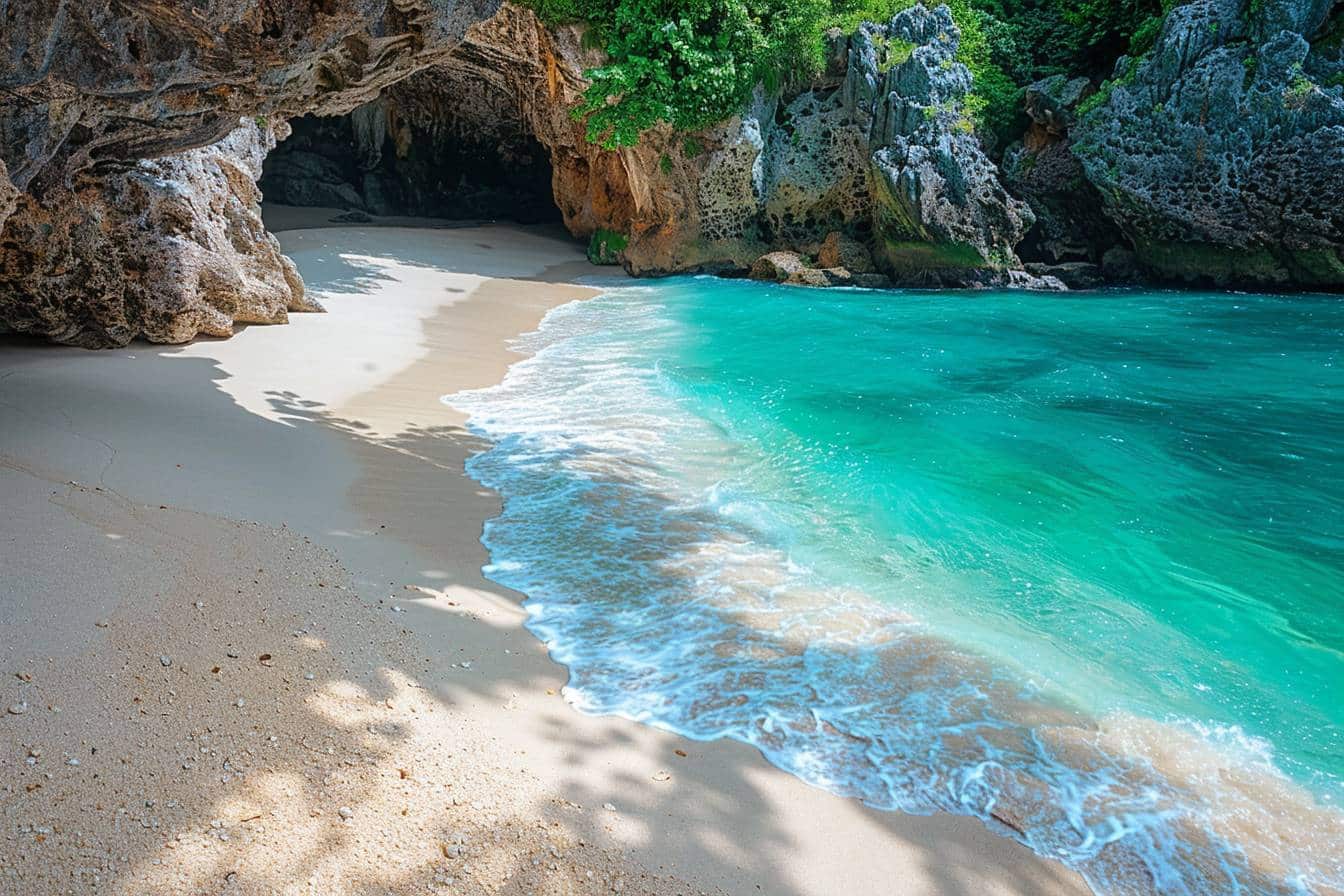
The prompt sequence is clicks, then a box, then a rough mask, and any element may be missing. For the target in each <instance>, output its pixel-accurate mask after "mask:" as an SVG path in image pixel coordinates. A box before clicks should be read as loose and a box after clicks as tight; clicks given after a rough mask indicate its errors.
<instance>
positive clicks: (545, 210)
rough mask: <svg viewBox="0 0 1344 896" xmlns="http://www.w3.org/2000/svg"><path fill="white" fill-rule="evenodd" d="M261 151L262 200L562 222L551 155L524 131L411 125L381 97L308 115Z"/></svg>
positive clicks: (385, 212)
mask: <svg viewBox="0 0 1344 896" xmlns="http://www.w3.org/2000/svg"><path fill="white" fill-rule="evenodd" d="M290 124H291V126H292V127H293V133H292V134H291V135H290V136H289V137H288V138H287V139H285V140H283V141H282V142H281V143H280V144H279V145H278V146H276V148H275V149H274V150H273V151H272V152H271V154H270V155H269V156H268V157H267V159H266V162H265V167H264V169H263V174H262V178H261V183H260V185H261V189H262V193H263V195H264V196H265V199H266V201H267V202H272V203H277V204H281V205H297V206H317V207H324V208H336V209H341V210H343V211H347V212H357V213H358V212H362V213H365V214H368V215H373V216H416V217H428V218H442V219H449V220H456V221H468V220H469V221H493V220H498V221H508V222H512V223H517V224H552V223H559V222H560V220H561V219H560V212H559V211H558V210H557V208H556V205H555V200H554V198H553V195H552V189H551V166H550V159H549V155H548V153H547V151H546V149H545V147H543V146H542V145H541V144H540V143H538V142H537V140H536V139H535V138H534V137H533V136H532V135H531V134H529V133H526V132H525V131H524V130H522V129H521V128H517V127H514V128H508V129H507V133H505V134H504V135H503V137H504V139H501V134H500V132H499V130H498V129H495V130H492V131H491V132H482V130H481V129H479V128H476V127H472V126H471V125H470V123H468V122H462V121H457V120H455V119H453V118H451V117H450V118H448V119H446V120H436V121H428V122H427V121H425V120H424V119H423V118H421V119H420V120H417V121H412V120H410V118H409V116H402V115H400V114H398V111H397V108H396V107H395V106H393V105H391V104H390V103H388V102H386V101H385V100H381V99H380V100H378V101H375V102H373V103H369V104H367V105H365V106H361V107H360V108H358V109H356V110H354V111H353V112H351V113H350V114H348V115H342V116H338V117H326V118H322V117H317V116H312V115H308V116H304V117H302V118H298V119H295V120H293V121H292V122H290Z"/></svg>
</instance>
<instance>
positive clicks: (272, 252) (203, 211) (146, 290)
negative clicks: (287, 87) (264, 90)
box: [0, 118, 321, 348]
mask: <svg viewBox="0 0 1344 896" xmlns="http://www.w3.org/2000/svg"><path fill="white" fill-rule="evenodd" d="M280 127H281V128H282V129H283V125H282V126H280ZM274 145H275V133H274V130H273V129H272V128H271V127H269V126H264V125H263V124H261V123H259V122H258V121H256V120H254V119H250V118H249V119H243V120H242V121H241V122H240V123H239V124H238V125H237V127H236V128H235V130H234V131H233V132H232V133H231V134H229V135H228V136H227V137H226V138H225V139H224V140H222V141H220V142H218V143H216V144H214V145H212V146H209V147H206V148H203V149H194V150H189V151H187V152H183V153H178V154H176V155H171V156H165V157H163V158H159V159H153V160H148V161H142V162H140V163H138V164H137V165H135V166H134V167H133V168H131V169H130V170H127V171H122V172H119V173H116V174H112V175H109V176H106V177H90V178H85V177H79V178H77V180H76V183H75V185H74V186H73V187H70V188H65V187H57V186H53V187H52V188H50V189H48V190H47V191H46V193H45V194H44V195H43V197H42V198H41V199H38V198H36V197H33V196H31V195H28V194H23V195H21V196H19V197H18V200H17V205H16V208H15V210H14V212H13V213H12V214H11V215H10V217H9V219H8V221H7V222H6V224H5V226H4V229H3V230H2V231H0V328H4V329H8V330H11V331H17V332H20V333H32V334H36V335H41V336H46V337H48V338H50V339H52V340H53V341H56V342H63V343H68V344H70V345H80V346H85V347H88V348H101V347H106V346H115V345H125V344H126V343H127V342H129V341H131V340H132V339H136V338H143V339H147V340H150V341H151V342H185V341H187V340H189V339H191V338H192V337H194V336H197V335H200V334H204V335H209V336H229V335H232V333H233V328H234V326H235V325H237V324H243V323H281V322H283V321H285V320H286V319H287V313H288V312H290V311H313V310H321V309H320V307H319V306H317V305H316V304H315V303H314V302H312V301H310V300H308V299H306V298H305V297H304V290H303V282H302V280H300V278H299V276H298V272H297V271H296V270H295V268H294V264H293V262H291V261H290V260H289V259H288V258H286V257H285V256H284V255H282V254H281V253H280V246H279V243H277V242H276V239H275V237H274V236H272V235H271V234H269V233H267V232H266V229H265V227H264V226H263V225H262V222H261V209H260V199H261V194H260V192H259V191H258V190H257V186H256V179H257V177H258V176H259V175H260V173H261V162H262V159H263V158H264V157H265V154H266V152H267V151H268V150H269V149H270V148H271V147H272V146H274Z"/></svg>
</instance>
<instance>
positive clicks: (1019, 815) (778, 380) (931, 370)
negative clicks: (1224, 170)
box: [445, 277, 1344, 894]
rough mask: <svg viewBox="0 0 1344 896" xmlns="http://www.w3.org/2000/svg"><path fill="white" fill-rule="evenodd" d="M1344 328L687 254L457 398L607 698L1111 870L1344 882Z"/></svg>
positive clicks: (1328, 307) (1185, 885)
mask: <svg viewBox="0 0 1344 896" xmlns="http://www.w3.org/2000/svg"><path fill="white" fill-rule="evenodd" d="M1341 337H1344V306H1341V305H1340V304H1339V303H1338V301H1337V299H1332V298H1330V297H1323V296H1311V295H1297V296H1271V295H1248V294H1228V293H1193V292H1160V291H1144V290H1110V291H1100V292H1091V293H1071V294H1063V295H1058V296H1054V295H1041V294H1025V293H1021V292H993V291H984V292H970V293H966V292H960V293H951V292H919V291H907V292H900V293H891V292H882V293H878V292H869V291H863V290H831V291H826V292H820V291H814V290H799V289H796V288H789V287H778V286H763V285H760V284H755V283H742V282H736V281H724V280H717V279H713V278H707V277H697V278H677V279H672V280H667V281H661V282H658V283H656V284H653V285H642V286H632V287H622V288H617V289H613V290H610V291H608V292H607V293H606V294H604V295H603V296H601V297H599V298H596V299H592V300H589V301H586V302H580V303H574V304H571V305H567V306H564V307H562V308H560V309H557V310H555V311H553V312H551V314H550V315H549V316H548V317H547V318H546V320H545V321H544V323H543V325H542V327H541V329H540V330H539V331H538V332H537V333H535V334H533V335H531V336H529V337H526V338H525V339H524V340H522V342H521V343H520V344H519V346H518V348H519V349H520V350H521V351H523V352H525V353H526V354H527V355H528V356H529V357H528V358H527V359H526V360H522V361H520V362H518V363H516V364H515V365H514V366H513V368H512V369H511V371H510V373H509V375H508V377H507V378H506V379H505V381H504V382H503V383H502V384H500V385H499V386H497V387H493V388H490V389H486V390H480V391H476V392H469V393H461V394H458V395H456V396H450V397H448V398H447V399H445V400H446V401H448V402H449V403H451V404H453V405H454V406H456V407H459V408H461V409H463V410H466V411H468V412H469V413H470V414H471V423H472V426H473V428H474V429H475V430H476V431H477V432H479V433H480V434H482V435H484V436H486V437H488V438H489V439H490V440H491V442H492V443H493V447H492V448H490V449H489V450H487V451H486V452H484V453H482V454H480V455H478V456H476V457H475V458H474V459H473V460H471V461H470V462H469V465H468V470H469V472H470V473H471V474H472V475H473V476H475V477H476V478H477V479H479V480H480V481H481V482H482V483H484V484H486V485H488V486H490V487H492V488H495V489H497V490H499V492H500V493H501V494H502V495H503V498H504V511H503V514H502V515H501V516H500V517H499V518H498V519H496V520H494V521H492V522H491V523H490V524H488V526H487V528H486V531H485V534H484V538H483V540H484V542H485V544H486V545H487V547H488V548H489V549H490V551H491V558H492V559H491V565H490V566H489V567H487V574H488V575H489V577H491V578H492V579H494V580H495V581H497V582H499V583H501V584H504V585H508V586H510V587H512V588H515V589H517V590H519V591H521V592H523V593H524V594H525V595H526V596H527V598H528V604H527V607H528V611H529V614H530V627H531V629H532V630H533V631H534V632H535V633H536V634H537V635H538V636H539V637H540V638H541V639H542V640H543V641H544V642H545V643H546V644H547V645H548V647H549V648H550V650H551V652H552V655H553V656H554V657H555V658H556V659H557V660H559V661H561V662H563V663H564V664H566V665H567V666H568V667H569V669H570V675H571V678H570V684H569V688H568V694H567V695H568V697H569V699H570V700H571V702H573V703H574V704H576V705H577V706H579V707H580V708H582V709H584V710H586V711H589V712H594V713H614V714H620V715H624V716H628V717H631V718H635V719H639V720H642V721H645V722H648V723H650V724H653V725H657V726H661V727H665V728H668V729H672V730H675V731H678V732H681V733H683V734H686V735H688V736H691V737H695V738H701V739H712V738H718V737H732V738H736V739H739V740H743V741H747V742H749V743H752V744H754V745H755V746H757V747H758V748H760V749H761V750H762V752H764V753H765V755H766V756H767V757H768V758H769V759H771V761H773V762H774V763H775V764H777V765H779V766H781V767H782V768H784V769H786V770H789V771H791V772H793V773H795V774H797V775H799V776H801V777H803V778H805V779H806V780H808V781H811V782H813V783H815V784H817V785H819V786H822V787H825V788H827V789H830V790H832V791H835V792H837V793H840V794H844V795H848V796H853V797H856V798H858V799H861V800H863V801H864V802H866V803H868V804H870V805H873V806H877V807H881V808H888V809H894V810H901V811H908V812H920V813H926V812H935V811H949V812H956V813H961V814H970V815H975V816H977V817H980V818H982V819H983V820H984V821H985V822H986V824H988V825H989V826H991V828H994V829H995V830H998V831H1000V832H1001V833H1003V834H1005V835H1006V836H1012V837H1015V838H1017V839H1020V840H1022V841H1023V842H1026V843H1027V844H1028V845H1030V846H1032V847H1033V848H1034V849H1035V850H1036V851H1038V852H1039V853H1041V854H1043V855H1048V856H1052V857H1055V858H1059V859H1061V860H1062V861H1065V862H1066V863H1068V864H1069V865H1071V866H1072V867H1075V868H1077V869H1078V870H1079V871H1081V872H1082V873H1083V874H1084V875H1085V877H1086V878H1087V880H1088V881H1089V883H1090V884H1091V886H1092V887H1093V888H1094V889H1095V890H1096V891H1097V892H1099V893H1125V892H1132V891H1135V890H1136V889H1139V890H1150V889H1156V890H1157V891H1159V892H1163V893H1192V894H1194V893H1200V894H1209V893H1244V892H1255V893H1306V892H1317V891H1319V890H1320V889H1330V888H1339V887H1341V886H1344V816H1341V814H1340V812H1339V810H1338V808H1337V806H1338V803H1339V801H1340V799H1341V798H1344V787H1341V781H1342V780H1344V744H1341V741H1340V734H1339V732H1340V730H1341V725H1342V724H1344V700H1341V697H1342V696H1344V694H1341V690H1340V683H1341V682H1344V627H1341V622H1340V618H1341V617H1340V612H1339V610H1340V603H1341V600H1342V599H1344V526H1341V522H1344V520H1341V512H1340V508H1341V507H1342V506H1344V454H1342V449H1341V447H1340V446H1341V444H1344V408H1342V407H1341V404H1340V396H1341V395H1344V372H1342V371H1341V369H1340V366H1339V361H1340V357H1339V352H1340V349H1339V346H1340V345H1341V344H1342V340H1341Z"/></svg>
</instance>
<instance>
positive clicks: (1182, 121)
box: [1074, 0, 1344, 287]
mask: <svg viewBox="0 0 1344 896" xmlns="http://www.w3.org/2000/svg"><path fill="white" fill-rule="evenodd" d="M1332 5H1333V4H1331V3H1330V2H1326V0H1256V2H1252V3H1247V4H1243V3H1242V2H1240V0H1191V2H1189V3H1186V4H1184V5H1182V6H1178V7H1176V8H1175V9H1173V10H1172V11H1171V12H1170V13H1169V14H1168V16H1167V19H1166V22H1165V24H1164V26H1163V28H1162V32H1161V35H1160V37H1159V38H1158V40H1157V45H1156V46H1155V47H1154V48H1153V50H1152V51H1151V52H1150V53H1148V54H1147V55H1146V56H1145V57H1144V58H1142V59H1133V60H1131V59H1128V58H1124V59H1122V60H1121V61H1120V63H1119V64H1117V66H1116V73H1115V76H1114V78H1113V80H1112V81H1111V82H1109V83H1108V84H1107V86H1106V87H1105V88H1104V91H1105V92H1104V96H1105V99H1104V102H1102V103H1101V104H1100V105H1098V107H1097V108H1096V109H1095V110H1093V111H1091V112H1090V113H1089V114H1085V115H1083V116H1082V117H1081V120H1080V121H1079V123H1078V125H1077V127H1076V129H1075V131H1076V133H1075V137H1074V152H1075V153H1076V155H1077V157H1078V159H1079V160H1080V161H1081V163H1082V166H1083V168H1084V169H1085V171H1086V174H1087V178H1088V180H1089V181H1090V182H1091V183H1092V184H1093V185H1095V187H1096V188H1097V190H1098V191H1099V193H1100V194H1101V196H1102V198H1103V199H1104V201H1105V214H1106V215H1107V216H1108V217H1109V218H1110V219H1111V220H1113V221H1114V222H1115V224H1116V225H1117V226H1118V227H1119V228H1120V230H1121V231H1122V232H1123V233H1124V235H1125V236H1126V238H1127V239H1128V240H1129V241H1130V242H1132V244H1133V246H1134V248H1135V250H1136V251H1137V253H1138V257H1139V261H1140V262H1141V264H1143V265H1144V266H1145V268H1146V269H1148V270H1149V271H1151V272H1152V273H1154V274H1156V275H1158V276H1161V277H1169V278H1178V279H1187V280H1200V281H1213V282H1215V283H1223V284H1244V283H1261V284H1271V285H1285V286H1305V287H1322V286H1331V287H1340V286H1344V58H1341V49H1340V47H1341V43H1342V41H1341V37H1344V13H1341V12H1339V11H1335V12H1334V13H1333V18H1331V10H1332Z"/></svg>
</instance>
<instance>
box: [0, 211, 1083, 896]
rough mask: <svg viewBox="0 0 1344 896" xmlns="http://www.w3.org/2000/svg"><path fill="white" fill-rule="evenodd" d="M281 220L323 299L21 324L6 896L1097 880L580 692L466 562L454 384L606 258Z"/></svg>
mask: <svg viewBox="0 0 1344 896" xmlns="http://www.w3.org/2000/svg"><path fill="white" fill-rule="evenodd" d="M281 241H282V243H283V244H284V246H285V248H286V250H287V251H288V252H289V253H290V254H291V255H292V256H293V257H294V259H295V261H296V262H297V263H298V265H299V269H300V271H301V272H302V273H303V274H304V277H305V279H306V280H307V282H308V283H309V285H310V289H311V290H312V291H313V292H314V293H315V294H317V295H318V296H319V298H320V299H321V300H322V301H323V302H324V303H325V304H326V306H327V308H328V309H329V313H328V314H325V315H301V316H300V315H296V316H295V317H294V318H293V321H292V323H291V324H290V325H289V326H284V327H250V328H247V329H245V330H243V331H242V332H240V333H239V334H238V335H236V336H235V337H234V338H233V339H231V340H226V341H208V342H198V343H196V344H193V345H190V346H184V347H162V346H148V345H135V346H132V347H130V348H128V349H123V350H117V351H109V352H96V353H95V352H86V351H81V350H78V349H65V348H56V347H51V346H46V345H39V344H36V343H29V342H22V341H16V340H11V341H9V342H5V343H3V345H2V346H0V501H2V502H3V507H4V509H5V512H4V513H3V514H0V557H2V558H3V563H4V566H3V569H4V587H3V589H2V590H0V614H2V615H0V619H2V620H3V629H2V631H3V634H2V635H0V675H3V679H2V682H3V683H0V893H6V894H11V893H12V894H16V896H17V894H23V896H36V894H47V893H61V892H67V891H69V892H93V891H95V890H96V891H97V892H102V893H117V894H137V896H138V894H144V893H165V894H166V893H173V894H178V893H272V892H278V893H320V894H341V893H351V894H353V893H360V894H364V893H426V892H441V893H571V892H573V893H607V892H613V891H616V890H619V891H622V892H630V893H641V892H650V893H685V892H720V891H722V892H729V893H771V894H803V893H809V894H811V893H815V894H845V896H860V894H867V893H873V894H878V893H880V894H883V896H889V894H892V893H900V894H923V893H930V894H931V893H940V894H959V896H960V894H964V896H979V894H999V893H1021V894H1028V893H1033V894H1035V893H1082V892H1085V889H1084V888H1083V886H1082V885H1081V883H1080V882H1079V881H1078V879H1077V878H1076V877H1075V876H1074V875H1072V874H1070V873H1068V872H1066V871H1065V870H1064V869H1062V868H1061V867H1059V866H1057V865H1054V864H1052V863H1049V862H1046V861H1044V860H1041V859H1039V858H1037V857H1035V856H1034V855H1032V854H1031V853H1030V852H1029V851H1028V850H1026V849H1025V848H1022V847H1019V846H1017V845H1015V844H1013V843H1011V842H1009V841H1007V840H1005V839H1002V838H999V837H997V836H995V835H993V834H991V833H989V832H988V831H986V830H985V829H984V828H983V826H981V825H980V824H979V823H978V822H976V821H973V820H968V819H963V818H950V817H934V818H916V817H908V816H903V815H898V814H892V813H880V812H874V811H871V810H868V809H865V808H863V807H862V806H860V805H858V804H857V803H855V802H853V801H850V800H842V799H839V798H836V797H833V796H831V795H829V794H826V793H824V792H821V791H819V790H815V789H813V788H810V787H808V786H807V785H805V784H803V783H801V782H799V781H798V780H796V779H794V778H792V777H790V776H788V775H786V774H784V773H782V772H779V771H778V770H776V769H774V768H772V767H770V766H769V765H768V764H766V763H765V762H764V760H763V759H762V758H761V757H760V756H759V755H758V754H757V753H756V752H755V751H754V750H752V749H750V748H749V747H746V746H743V745H740V744H733V743H722V742H720V743H710V744H699V743H693V742H689V741H686V740H683V739H680V738H678V737H675V736H673V735H670V734H667V733H664V732H659V731H655V730H652V729H649V728H645V727H642V726H639V725H636V724H633V723H630V722H626V721H623V720H619V719H607V718H592V717H587V716H583V715H580V714H579V713H577V712H576V711H574V710H572V709H571V708H569V707H568V706H567V705H566V704H565V703H564V701H563V699H562V698H561V697H560V696H559V692H560V689H561V686H562V685H563V682H564V678H565V674H564V670H563V669H562V668H560V667H558V666H556V665H554V664H553V663H551V662H550V661H549V660H548V659H547V657H546V655H545V652H544V650H543V648H542V647H541V646H540V645H539V644H538V643H536V641H535V640H534V639H533V638H532V637H531V636H530V635H528V634H527V632H526V631H524V630H522V629H521V627H520V622H521V616H522V614H521V611H520V610H519V608H518V603H517V600H518V598H517V595H515V594H513V593H510V592H508V591H507V590H505V589H502V588H500V587H499V586H497V585H494V584H493V583H490V582H487V581H485V580H484V579H483V578H482V577H481V576H480V572H479V570H480V567H481V564H482V563H483V562H484V560H485V556H484V552H483V550H482V548H481V546H480V544H479V541H478V539H479V535H480V529H481V524H482V522H483V521H484V520H485V519H487V518H489V517H490V516H492V515H494V514H495V513H496V512H497V511H498V503H497V500H496V498H495V497H494V496H493V495H491V494H489V493H488V492H484V491H483V490H482V489H481V487H480V486H479V485H478V484H476V483H474V482H472V481H471V480H469V479H467V478H465V477H464V475H463V473H462V462H463V460H464V458H465V457H466V456H467V455H468V454H469V453H471V452H472V451H474V450H477V449H478V448H479V447H480V446H479V444H478V443H477V441H476V440H475V439H474V438H472V437H471V436H470V435H468V434H467V433H466V432H465V431H464V430H463V427H462V421H461V419H460V418H459V417H458V415H456V414H455V413H454V412H452V411H450V410H449V409H447V408H446V407H444V406H443V405H442V404H441V403H440V402H439V401H438V398H439V396H440V395H442V394H444V393H448V392H453V391H456V390H459V389H463V388H471V387H476V386H484V385H488V384H490V383H492V382H495V381H497V380H498V379H499V378H500V376H502V374H503V372H504V370H505V369H506V367H507V364H508V363H509V361H510V358H511V357H516V356H512V355H511V354H510V353H509V352H508V351H507V350H506V349H505V347H504V344H505V341H506V340H507V339H508V338H509V337H511V336H512V335H514V334H516V333H518V332H521V331H524V330H527V329H530V328H532V327H533V326H535V324H536V322H537V320H538V319H539V318H540V316H541V315H542V314H543V313H544V312H545V310H546V309H547V308H549V307H553V306H554V305H555V304H556V303H558V302H562V301H566V300H568V299H570V298H575V297H581V296H583V295H585V294H589V291H588V290H585V289H583V288H580V287H574V286H572V285H565V283H564V281H565V279H566V278H567V277H572V276H573V275H574V273H576V272H580V273H586V274H592V273H595V270H594V269H592V268H586V267H583V268H580V267H578V266H577V265H576V262H579V261H580V260H581V255H580V254H579V253H578V251H577V250H576V248H575V247H574V246H573V245H572V244H571V243H569V242H568V241H565V240H560V239H557V238H554V237H550V236H545V235H542V234H540V233H539V232H535V231H521V230H517V229H506V228H498V227H487V228H478V229H470V230H463V229H454V230H410V229H389V228H345V229H322V230H300V231H293V232H287V233H283V234H281ZM72 481H73V483H75V484H72ZM198 602H199V603H200V604H201V606H199V607H198V606H196V604H197V603H198ZM393 607H396V608H399V610H400V612H397V611H394V610H393ZM262 655H269V659H267V660H266V661H264V662H263V661H262V660H260V659H259V658H260V657H261V656H262ZM161 656H162V657H167V658H168V665H164V664H163V662H162V661H161V659H160V657H161ZM216 669H218V671H215V670H216ZM307 676H311V678H309V677H307ZM20 703H23V704H26V707H27V709H26V711H25V712H23V713H22V714H19V715H12V714H7V713H5V712H3V709H4V707H8V706H10V705H18V704H20ZM57 708H59V711H57ZM32 754H36V755H32ZM72 761H77V762H78V764H72ZM663 773H666V774H663ZM665 777H666V778H668V780H662V779H663V778H665ZM604 804H610V805H612V806H614V807H615V811H611V810H608V809H604V808H603V806H604ZM342 807H347V808H348V809H349V810H350V813H349V814H350V818H348V819H344V818H342V817H341V815H340V813H339V810H340V809H341V808H342Z"/></svg>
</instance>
